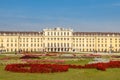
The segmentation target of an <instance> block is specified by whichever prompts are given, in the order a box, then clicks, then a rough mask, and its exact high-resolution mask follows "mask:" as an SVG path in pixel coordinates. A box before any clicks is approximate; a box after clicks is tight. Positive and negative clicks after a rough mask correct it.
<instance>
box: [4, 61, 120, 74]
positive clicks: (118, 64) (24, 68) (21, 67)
mask: <svg viewBox="0 0 120 80" xmlns="http://www.w3.org/2000/svg"><path fill="white" fill-rule="evenodd" d="M69 68H73V69H91V68H96V69H97V70H102V71H105V70H106V69H107V68H120V61H110V62H108V63H94V64H86V65H84V66H82V65H59V64H9V65H7V66H6V67H5V70H6V71H12V72H30V73H50V72H52V73H53V72H65V71H68V69H69Z"/></svg>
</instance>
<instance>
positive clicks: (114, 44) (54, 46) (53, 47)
mask: <svg viewBox="0 0 120 80" xmlns="http://www.w3.org/2000/svg"><path fill="white" fill-rule="evenodd" d="M17 51H21V52H22V51H30V52H41V51H47V52H120V33H118V32H73V30H72V29H64V28H59V27H58V28H53V29H43V30H42V31H41V32H20V31H19V32H17V31H14V32H13V31H0V52H17Z"/></svg>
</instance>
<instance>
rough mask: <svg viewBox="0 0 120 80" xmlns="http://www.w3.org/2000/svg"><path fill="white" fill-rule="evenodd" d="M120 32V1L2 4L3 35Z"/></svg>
mask: <svg viewBox="0 0 120 80" xmlns="http://www.w3.org/2000/svg"><path fill="white" fill-rule="evenodd" d="M54 27H64V28H73V29H74V31H82V32H84V31H85V32H88V31H89V32H98V31H99V32H120V0H0V31H2V30H4V31H16V30H17V31H41V30H42V29H43V28H54Z"/></svg>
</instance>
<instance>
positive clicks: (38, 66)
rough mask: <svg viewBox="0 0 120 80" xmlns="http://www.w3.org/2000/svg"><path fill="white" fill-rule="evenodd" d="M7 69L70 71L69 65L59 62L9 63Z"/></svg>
mask: <svg viewBox="0 0 120 80" xmlns="http://www.w3.org/2000/svg"><path fill="white" fill-rule="evenodd" d="M5 70H6V71H12V72H30V73H50V72H65V71H68V66H67V65H57V64H9V65H7V66H6V67H5Z"/></svg>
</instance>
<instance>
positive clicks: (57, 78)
mask: <svg viewBox="0 0 120 80" xmlns="http://www.w3.org/2000/svg"><path fill="white" fill-rule="evenodd" d="M4 67H5V66H0V80H120V76H119V74H120V69H117V68H116V69H107V71H99V70H96V69H69V71H68V72H62V73H13V72H8V71H4Z"/></svg>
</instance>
